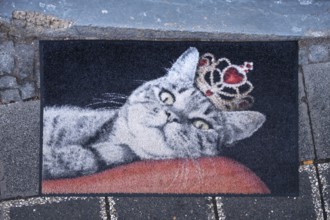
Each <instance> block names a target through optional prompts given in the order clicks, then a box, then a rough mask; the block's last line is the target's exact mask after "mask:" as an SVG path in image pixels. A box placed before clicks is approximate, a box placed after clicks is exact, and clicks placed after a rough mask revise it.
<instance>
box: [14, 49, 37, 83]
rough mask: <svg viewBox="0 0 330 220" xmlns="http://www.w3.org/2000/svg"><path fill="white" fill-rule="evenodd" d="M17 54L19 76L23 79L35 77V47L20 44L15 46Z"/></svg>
mask: <svg viewBox="0 0 330 220" xmlns="http://www.w3.org/2000/svg"><path fill="white" fill-rule="evenodd" d="M15 52H16V57H17V64H18V75H19V77H20V78H21V79H24V78H26V77H29V76H30V77H33V65H34V64H33V60H34V47H33V45H27V44H19V45H16V46H15Z"/></svg>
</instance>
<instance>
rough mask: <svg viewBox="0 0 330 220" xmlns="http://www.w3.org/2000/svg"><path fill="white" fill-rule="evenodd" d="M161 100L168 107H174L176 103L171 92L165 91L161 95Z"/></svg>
mask: <svg viewBox="0 0 330 220" xmlns="http://www.w3.org/2000/svg"><path fill="white" fill-rule="evenodd" d="M159 98H160V100H161V101H162V102H163V103H165V104H166V105H173V103H174V102H175V97H174V95H173V94H172V93H171V92H169V91H167V90H164V89H163V90H162V91H161V92H160V93H159Z"/></svg>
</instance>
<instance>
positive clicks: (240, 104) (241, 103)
mask: <svg viewBox="0 0 330 220" xmlns="http://www.w3.org/2000/svg"><path fill="white" fill-rule="evenodd" d="M238 106H239V108H241V109H244V108H247V107H248V106H249V103H248V102H247V101H246V100H243V101H241V102H240V103H239V104H238Z"/></svg>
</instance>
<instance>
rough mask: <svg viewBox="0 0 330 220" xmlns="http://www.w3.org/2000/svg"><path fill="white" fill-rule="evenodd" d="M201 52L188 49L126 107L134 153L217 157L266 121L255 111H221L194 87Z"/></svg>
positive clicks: (131, 97)
mask: <svg viewBox="0 0 330 220" xmlns="http://www.w3.org/2000/svg"><path fill="white" fill-rule="evenodd" d="M198 60H199V53H198V51H197V49H196V48H189V49H188V50H187V51H185V52H184V53H183V54H182V55H181V56H180V57H179V58H178V59H177V60H176V62H175V63H174V64H173V66H172V67H171V68H170V69H169V70H168V73H167V74H166V75H165V76H164V77H161V78H158V79H156V80H153V81H149V82H147V83H145V84H143V85H142V86H140V87H139V88H138V89H136V90H135V91H134V92H133V93H132V94H131V96H130V97H129V99H128V101H127V103H126V104H125V105H124V107H123V109H124V112H125V113H124V115H125V116H124V117H126V122H127V127H128V129H129V130H130V132H131V134H132V135H134V136H135V141H136V142H135V144H134V147H133V150H134V151H135V152H137V154H138V155H139V156H140V157H142V158H144V159H148V158H149V159H164V158H179V157H180V158H181V157H191V158H197V157H200V156H213V155H217V154H219V153H220V152H221V148H222V147H224V146H226V145H230V144H232V143H234V142H236V141H239V140H242V139H245V138H248V137H250V136H251V135H252V134H253V133H254V132H256V131H257V130H258V129H259V128H260V127H261V126H262V124H263V123H264V122H265V116H264V115H263V114H261V113H259V112H255V111H233V112H225V111H220V110H219V109H217V108H216V107H215V106H214V105H213V104H212V103H211V102H210V100H209V99H208V98H207V97H206V96H204V95H203V94H202V92H200V90H199V89H197V88H196V87H195V86H194V78H195V74H196V67H197V63H198Z"/></svg>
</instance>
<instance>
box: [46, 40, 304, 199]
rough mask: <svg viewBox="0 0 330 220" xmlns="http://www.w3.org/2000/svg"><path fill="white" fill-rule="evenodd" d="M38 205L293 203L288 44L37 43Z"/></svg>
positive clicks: (293, 75)
mask: <svg viewBox="0 0 330 220" xmlns="http://www.w3.org/2000/svg"><path fill="white" fill-rule="evenodd" d="M40 52H41V77H42V78H41V90H42V100H41V102H42V103H41V105H42V120H41V121H42V124H43V126H42V128H43V129H42V135H41V137H42V138H41V139H42V140H41V146H42V150H41V152H42V153H41V161H42V164H41V172H40V179H41V184H40V185H41V189H40V193H41V194H44V195H46V194H47V195H64V194H65V195H72V194H75V195H77V194H84V195H100V194H104V195H121V194H123V195H124V194H130V195H132V194H133V195H134V194H143V195H149V194H150V195H164V194H165V195H171V194H173V195H174V194H175V195H178V194H182V195H256V194H257V195H267V196H277V195H278V196H279V195H280V196H284V195H285V196H297V195H298V191H299V184H298V164H299V163H298V103H297V101H298V100H297V97H298V56H297V54H298V47H297V42H226V43H224V42H196V41H184V42H182V41H181V42H179V41H173V42H170V41H166V42H159V41H157V42H155V41H41V42H40Z"/></svg>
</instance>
